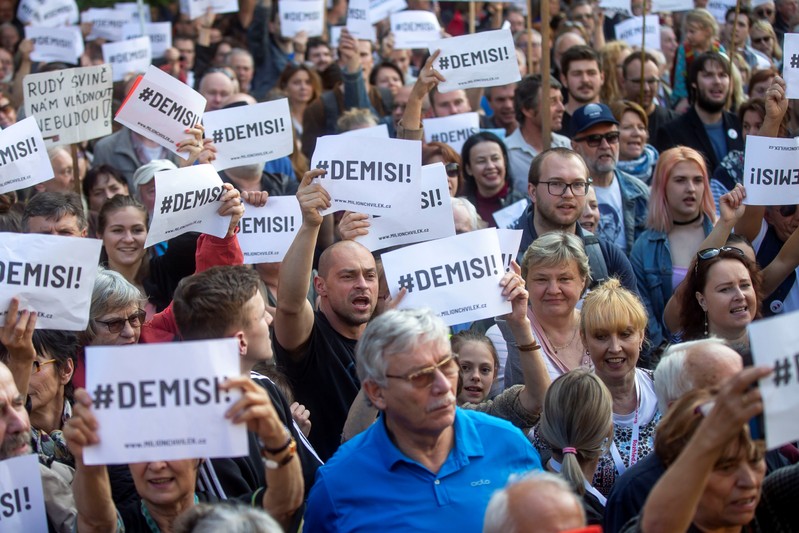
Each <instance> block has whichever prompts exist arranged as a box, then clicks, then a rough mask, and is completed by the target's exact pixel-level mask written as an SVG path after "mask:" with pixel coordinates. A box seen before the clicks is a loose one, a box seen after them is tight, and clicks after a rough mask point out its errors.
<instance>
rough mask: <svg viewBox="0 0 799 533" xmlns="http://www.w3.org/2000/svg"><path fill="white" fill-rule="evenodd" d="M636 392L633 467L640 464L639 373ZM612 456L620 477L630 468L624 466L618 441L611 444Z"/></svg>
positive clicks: (636, 378) (631, 457)
mask: <svg viewBox="0 0 799 533" xmlns="http://www.w3.org/2000/svg"><path fill="white" fill-rule="evenodd" d="M635 391H636V403H635V414H634V415H633V426H632V429H633V434H632V438H631V439H630V461H629V466H633V465H634V464H635V463H637V462H638V445H639V434H640V424H639V423H638V411H639V410H640V409H641V384H640V383H639V381H638V372H637V371H636V373H635ZM610 454H611V455H612V456H613V463H614V464H615V465H616V473H617V474H618V475H622V474H623V473H624V472H625V471H626V470H627V468H628V466H627V465H625V464H624V459H622V456H621V453H620V452H619V448H618V446H616V441H615V440H614V441H613V442H612V443H611V444H610Z"/></svg>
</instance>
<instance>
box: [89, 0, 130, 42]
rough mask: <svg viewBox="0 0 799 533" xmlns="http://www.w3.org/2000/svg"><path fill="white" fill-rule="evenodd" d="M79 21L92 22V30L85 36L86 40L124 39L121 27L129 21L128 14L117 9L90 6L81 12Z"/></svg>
mask: <svg viewBox="0 0 799 533" xmlns="http://www.w3.org/2000/svg"><path fill="white" fill-rule="evenodd" d="M80 21H81V23H89V22H90V23H91V24H92V31H91V33H90V34H89V35H88V36H87V37H86V40H87V41H94V40H95V39H105V40H107V41H121V40H123V39H124V37H122V28H123V27H124V26H125V24H127V23H128V22H129V21H130V15H128V13H126V12H124V11H119V10H117V9H110V8H96V7H91V8H89V9H87V10H86V11H84V12H83V13H81V15H80Z"/></svg>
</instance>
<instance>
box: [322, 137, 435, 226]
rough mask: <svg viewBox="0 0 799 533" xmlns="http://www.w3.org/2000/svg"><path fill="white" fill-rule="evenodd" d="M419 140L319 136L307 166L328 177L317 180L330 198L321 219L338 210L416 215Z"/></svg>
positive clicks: (419, 159) (419, 176) (420, 152)
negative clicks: (309, 163)
mask: <svg viewBox="0 0 799 533" xmlns="http://www.w3.org/2000/svg"><path fill="white" fill-rule="evenodd" d="M420 144H421V143H420V142H419V141H408V140H402V139H375V138H371V137H361V138H359V139H358V142H353V140H352V139H351V138H348V137H346V136H344V137H342V136H340V135H328V136H326V137H320V138H319V140H318V141H317V142H316V149H315V150H314V153H313V157H312V158H311V168H321V169H324V170H326V171H327V174H325V175H324V176H321V177H320V178H317V180H318V182H319V183H321V184H322V186H323V187H324V188H325V189H326V190H327V192H328V193H329V194H330V196H331V199H332V201H331V206H330V208H329V209H327V210H325V211H323V212H322V214H323V215H326V214H328V213H333V212H335V211H339V210H341V209H345V210H348V211H357V212H359V213H367V214H369V215H386V214H389V213H391V212H392V211H393V212H406V213H407V212H408V211H414V210H415V209H416V206H417V205H418V203H419V194H420V193H421V190H422V185H421V173H422V151H421V146H420Z"/></svg>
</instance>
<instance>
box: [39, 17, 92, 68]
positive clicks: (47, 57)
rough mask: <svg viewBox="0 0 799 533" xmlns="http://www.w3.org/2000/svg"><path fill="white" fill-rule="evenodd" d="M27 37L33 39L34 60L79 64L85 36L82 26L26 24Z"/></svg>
mask: <svg viewBox="0 0 799 533" xmlns="http://www.w3.org/2000/svg"><path fill="white" fill-rule="evenodd" d="M25 38H26V39H30V40H32V41H33V51H32V52H31V60H32V61H41V62H42V63H54V62H57V61H61V62H64V63H70V64H72V65H77V64H78V58H79V57H80V56H81V54H83V36H82V35H81V33H80V28H78V27H76V26H68V27H65V28H46V27H42V26H25Z"/></svg>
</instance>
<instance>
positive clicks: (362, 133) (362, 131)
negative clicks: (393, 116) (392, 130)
mask: <svg viewBox="0 0 799 533" xmlns="http://www.w3.org/2000/svg"><path fill="white" fill-rule="evenodd" d="M339 135H348V136H350V137H376V138H378V139H388V138H390V137H391V136H390V135H389V134H388V125H387V124H378V125H377V126H371V127H369V128H358V129H355V130H350V131H345V132H344V133H339Z"/></svg>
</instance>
